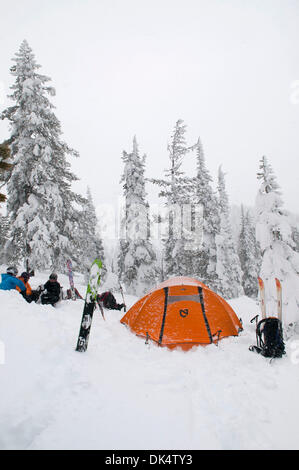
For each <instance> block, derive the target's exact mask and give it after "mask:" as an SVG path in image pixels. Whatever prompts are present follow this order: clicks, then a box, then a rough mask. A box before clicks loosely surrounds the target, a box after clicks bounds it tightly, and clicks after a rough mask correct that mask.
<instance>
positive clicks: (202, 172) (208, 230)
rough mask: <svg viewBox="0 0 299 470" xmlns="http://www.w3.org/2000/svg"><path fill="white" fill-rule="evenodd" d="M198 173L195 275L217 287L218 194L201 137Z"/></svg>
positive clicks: (198, 151) (197, 145) (195, 193)
mask: <svg viewBox="0 0 299 470" xmlns="http://www.w3.org/2000/svg"><path fill="white" fill-rule="evenodd" d="M195 150H196V154H197V173H196V177H195V179H194V183H195V188H194V201H195V202H196V204H197V205H198V206H201V207H202V243H201V244H200V245H199V246H198V247H197V249H196V250H195V251H194V256H193V264H194V268H193V270H194V275H195V276H196V277H198V278H199V279H200V280H201V281H202V282H204V283H205V284H207V285H208V286H209V287H210V288H211V289H217V273H216V241H215V240H216V234H217V233H218V230H219V214H218V204H217V196H216V194H215V192H214V190H213V188H212V185H211V183H212V177H211V176H210V174H209V172H208V170H207V168H206V161H205V155H204V151H203V147H202V143H201V140H200V138H199V139H198V141H197V144H196V145H195Z"/></svg>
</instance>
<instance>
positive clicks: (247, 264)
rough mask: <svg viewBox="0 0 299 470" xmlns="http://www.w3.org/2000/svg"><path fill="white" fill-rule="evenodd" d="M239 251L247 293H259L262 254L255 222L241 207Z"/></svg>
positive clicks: (245, 291)
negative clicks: (256, 235)
mask: <svg viewBox="0 0 299 470" xmlns="http://www.w3.org/2000/svg"><path fill="white" fill-rule="evenodd" d="M238 253H239V258H240V264H241V269H242V286H243V289H244V293H245V295H247V296H248V297H252V298H256V297H257V295H258V284H257V277H258V274H259V270H260V264H261V254H260V249H259V246H258V244H257V242H256V238H255V224H254V223H253V220H252V217H251V215H250V213H249V210H246V211H245V210H244V207H243V205H242V207H241V230H240V234H239V239H238Z"/></svg>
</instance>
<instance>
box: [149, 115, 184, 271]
mask: <svg viewBox="0 0 299 470" xmlns="http://www.w3.org/2000/svg"><path fill="white" fill-rule="evenodd" d="M185 134H186V125H185V124H184V121H183V120H181V119H179V120H178V121H177V122H176V124H175V127H174V131H173V134H172V136H171V142H170V144H168V147H167V148H168V152H169V160H170V168H169V169H168V170H166V171H165V178H164V179H152V180H151V182H152V183H154V184H157V185H158V186H159V187H160V188H161V191H160V193H159V196H160V197H163V198H165V199H166V208H167V211H168V224H167V225H168V229H167V234H166V236H165V238H164V257H163V266H164V274H165V277H166V278H168V277H170V276H180V275H188V274H189V275H192V270H193V264H192V252H191V251H190V248H189V247H190V241H192V233H191V231H190V229H189V227H187V228H186V227H184V226H183V220H184V217H183V210H184V206H185V207H186V206H188V205H189V206H191V202H193V201H192V189H193V185H192V178H188V177H187V176H186V175H185V174H184V172H183V171H182V168H181V167H182V163H183V159H184V157H185V155H186V154H187V153H188V152H189V151H190V149H191V147H187V144H186V137H185Z"/></svg>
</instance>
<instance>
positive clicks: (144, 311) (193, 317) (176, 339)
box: [120, 277, 242, 350]
mask: <svg viewBox="0 0 299 470" xmlns="http://www.w3.org/2000/svg"><path fill="white" fill-rule="evenodd" d="M120 321H121V323H124V324H126V325H128V326H129V327H130V329H131V330H132V331H133V332H134V333H135V334H136V335H138V336H142V337H145V338H149V339H151V340H153V341H156V342H157V343H158V344H159V345H161V346H168V347H176V346H180V347H182V348H183V349H185V350H186V349H190V348H191V347H192V346H195V345H199V344H202V345H204V344H210V343H217V342H218V340H219V339H221V338H225V337H227V336H237V335H238V333H239V332H240V331H241V330H242V324H241V322H240V320H239V319H238V317H237V315H236V314H235V312H234V311H233V309H232V308H231V307H230V305H228V303H227V302H226V301H225V300H224V299H223V298H222V297H220V296H219V295H218V294H216V293H215V292H213V291H212V290H211V289H209V288H208V287H207V286H206V285H205V284H203V283H202V282H200V281H197V280H196V279H192V278H189V277H175V278H171V279H169V280H168V281H165V282H163V283H162V284H160V285H159V286H157V287H156V288H155V289H153V290H151V291H150V292H149V293H148V294H146V295H145V296H144V297H142V298H141V299H140V300H138V301H137V302H136V303H135V304H134V305H133V307H131V308H130V310H128V312H127V313H126V314H125V315H124V316H123V318H122V319H121V320H120Z"/></svg>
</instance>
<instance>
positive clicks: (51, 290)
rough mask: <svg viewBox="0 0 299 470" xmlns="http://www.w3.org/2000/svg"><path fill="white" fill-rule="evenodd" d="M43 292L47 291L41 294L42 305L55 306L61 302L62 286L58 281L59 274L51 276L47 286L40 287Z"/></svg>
mask: <svg viewBox="0 0 299 470" xmlns="http://www.w3.org/2000/svg"><path fill="white" fill-rule="evenodd" d="M40 288H41V290H42V291H44V290H45V291H46V292H45V293H42V294H41V297H40V300H41V303H42V304H51V305H53V306H54V305H55V304H56V303H57V302H58V301H59V300H60V295H61V286H60V284H59V282H58V281H57V274H55V273H52V274H50V276H49V280H48V281H47V282H46V284H45V285H43V286H40Z"/></svg>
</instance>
